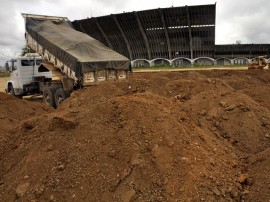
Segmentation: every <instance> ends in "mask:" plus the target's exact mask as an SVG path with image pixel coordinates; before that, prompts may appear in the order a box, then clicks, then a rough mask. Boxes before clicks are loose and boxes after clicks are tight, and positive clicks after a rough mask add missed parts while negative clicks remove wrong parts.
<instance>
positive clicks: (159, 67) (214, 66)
mask: <svg viewBox="0 0 270 202" xmlns="http://www.w3.org/2000/svg"><path fill="white" fill-rule="evenodd" d="M239 67H247V65H224V66H220V65H208V66H200V65H194V66H184V67H178V66H152V67H133V70H134V71H136V70H138V71H139V70H170V69H172V70H173V69H213V68H217V69H218V68H232V69H233V68H239Z"/></svg>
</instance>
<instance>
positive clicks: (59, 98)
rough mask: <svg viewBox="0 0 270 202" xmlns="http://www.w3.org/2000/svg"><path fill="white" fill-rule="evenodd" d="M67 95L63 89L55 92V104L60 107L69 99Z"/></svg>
mask: <svg viewBox="0 0 270 202" xmlns="http://www.w3.org/2000/svg"><path fill="white" fill-rule="evenodd" d="M67 97H68V96H67V93H66V91H65V90H64V89H63V88H58V89H57V90H56V92H55V95H54V98H55V104H56V107H59V105H60V104H61V103H62V102H63V101H64V100H65V99H67Z"/></svg>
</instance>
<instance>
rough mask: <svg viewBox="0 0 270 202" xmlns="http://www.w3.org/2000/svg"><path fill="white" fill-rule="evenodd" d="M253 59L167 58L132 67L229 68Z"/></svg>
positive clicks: (147, 61)
mask: <svg viewBox="0 0 270 202" xmlns="http://www.w3.org/2000/svg"><path fill="white" fill-rule="evenodd" d="M252 59H254V58H252ZM252 59H248V58H234V59H229V58H218V59H213V58H209V57H199V58H195V59H193V60H191V59H189V58H184V57H179V58H175V59H173V60H168V59H166V58H156V59H153V60H146V59H136V60H133V61H132V62H131V65H132V67H150V66H176V67H189V66H213V65H220V66H229V65H248V64H249V62H250V61H251V60H252ZM268 62H270V59H268Z"/></svg>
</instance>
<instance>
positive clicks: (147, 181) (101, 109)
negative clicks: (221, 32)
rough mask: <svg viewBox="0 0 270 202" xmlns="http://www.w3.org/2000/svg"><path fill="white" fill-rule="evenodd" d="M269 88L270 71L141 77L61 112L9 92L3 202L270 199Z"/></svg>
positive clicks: (95, 91) (1, 139)
mask: <svg viewBox="0 0 270 202" xmlns="http://www.w3.org/2000/svg"><path fill="white" fill-rule="evenodd" d="M269 90H270V72H269V71H267V70H265V71H258V70H257V71H256V70H255V71H227V70H226V71H221V70H219V71H215V70H214V71H189V72H188V71H187V72H160V73H135V74H134V75H133V78H131V80H130V81H120V82H114V83H111V82H108V83H100V84H99V85H97V86H93V87H89V88H85V89H82V90H78V91H75V92H74V93H73V94H72V96H71V98H69V99H68V100H66V101H65V102H64V103H63V104H62V106H61V107H60V108H59V109H57V110H49V109H47V108H46V107H45V106H44V105H42V104H39V103H32V102H27V101H24V100H18V99H15V98H12V97H10V96H9V95H5V94H0V104H1V105H0V107H1V118H0V124H1V135H0V145H1V150H0V154H1V156H0V165H1V166H0V168H1V170H0V201H16V200H17V201H268V200H269V199H270V174H269V173H270V172H269V171H270V147H269V146H270V132H269V128H270V111H269V109H270V104H269V98H270V95H269ZM14 106H15V107H14Z"/></svg>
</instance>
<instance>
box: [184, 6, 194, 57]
mask: <svg viewBox="0 0 270 202" xmlns="http://www.w3.org/2000/svg"><path fill="white" fill-rule="evenodd" d="M186 12H187V22H188V36H189V50H190V59H191V60H193V41H192V33H191V24H190V16H189V11H188V6H186Z"/></svg>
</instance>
